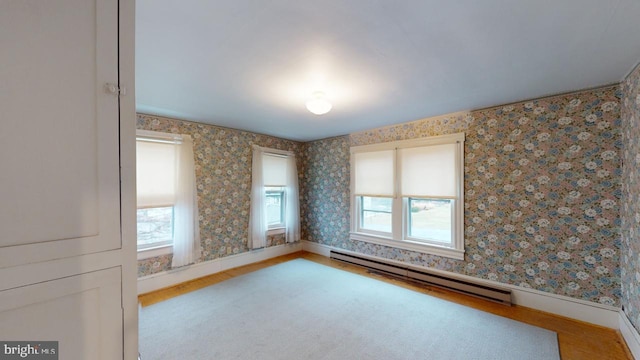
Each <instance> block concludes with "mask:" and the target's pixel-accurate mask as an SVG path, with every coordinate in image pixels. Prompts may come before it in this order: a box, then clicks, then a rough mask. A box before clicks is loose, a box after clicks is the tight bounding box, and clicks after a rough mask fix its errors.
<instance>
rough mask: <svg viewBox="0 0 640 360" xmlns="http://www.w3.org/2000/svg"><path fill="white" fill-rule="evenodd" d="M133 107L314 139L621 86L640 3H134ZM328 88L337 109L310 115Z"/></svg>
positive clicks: (638, 37) (635, 40) (634, 54)
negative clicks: (317, 94) (312, 101)
mask: <svg viewBox="0 0 640 360" xmlns="http://www.w3.org/2000/svg"><path fill="white" fill-rule="evenodd" d="M136 2H137V6H136V11H137V15H136V103H137V110H138V111H139V112H144V113H148V114H156V115H163V116H170V117H177V118H181V119H186V120H193V121H199V122H205V123H211V124H215V125H220V126H226V127H231V128H236V129H242V130H249V131H252V132H257V133H263V134H269V135H275V136H278V137H282V138H286V139H292V140H300V141H307V140H314V139H320V138H326V137H330V136H336V135H343V134H348V133H350V132H354V131H359V130H366V129H371V128H375V127H379V126H383V125H390V124H396V123H402V122H407V121H413V120H418V119H422V118H426V117H431V116H436V115H442V114H447V113H451V112H456V111H463V110H472V109H479V108H484V107H488V106H493V105H500V104H506V103H510V102H514V101H519V100H525V99H531V98H536V97H541V96H545V95H550V94H557V93H561V92H567V91H572V90H577V89H584V88H588V87H595V86H600V85H607V84H611V83H617V82H619V81H620V80H622V79H623V78H624V76H625V75H627V73H628V72H629V71H630V70H631V69H632V68H633V66H634V65H635V64H636V63H637V62H638V61H640V20H639V19H640V1H638V0H518V1H514V0H483V1H478V0H451V1H442V0H439V1H435V0H401V1H400V0H395V1H391V0H348V1H347V0H325V1H307V0H253V1H251V0H215V1H211V0H180V1H176V0H137V1H136ZM318 90H320V91H324V92H325V93H326V94H327V98H328V99H329V100H330V101H331V102H332V103H333V110H332V111H331V112H330V113H328V114H326V115H322V116H317V115H313V114H311V113H309V112H308V111H307V110H306V108H305V105H304V103H305V101H306V100H307V98H309V97H310V96H311V94H312V93H313V92H314V91H318Z"/></svg>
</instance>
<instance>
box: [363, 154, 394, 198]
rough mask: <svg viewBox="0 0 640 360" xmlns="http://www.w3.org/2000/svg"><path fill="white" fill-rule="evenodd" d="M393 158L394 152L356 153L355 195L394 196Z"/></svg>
mask: <svg viewBox="0 0 640 360" xmlns="http://www.w3.org/2000/svg"><path fill="white" fill-rule="evenodd" d="M393 158H394V150H384V151H371V152H357V153H355V154H354V160H355V161H354V165H355V187H354V189H355V194H356V195H367V196H393V195H394V183H393V179H394V159H393Z"/></svg>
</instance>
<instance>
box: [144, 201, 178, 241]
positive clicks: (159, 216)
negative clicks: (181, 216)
mask: <svg viewBox="0 0 640 360" xmlns="http://www.w3.org/2000/svg"><path fill="white" fill-rule="evenodd" d="M137 214H138V249H146V248H150V247H155V246H161V245H169V244H171V243H172V241H173V206H170V207H159V208H146V209H138V212H137Z"/></svg>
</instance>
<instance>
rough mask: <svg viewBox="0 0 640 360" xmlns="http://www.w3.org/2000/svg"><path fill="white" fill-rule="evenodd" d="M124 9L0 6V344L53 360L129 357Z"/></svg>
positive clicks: (107, 1) (93, 4) (63, 1)
mask: <svg viewBox="0 0 640 360" xmlns="http://www.w3.org/2000/svg"><path fill="white" fill-rule="evenodd" d="M130 3H131V1H129V0H127V1H120V4H119V2H118V0H47V1H42V0H0V49H1V50H0V229H1V230H0V341H9V340H13V341H58V343H59V344H58V346H59V352H60V354H64V355H61V357H60V358H61V359H62V358H64V359H89V358H91V359H122V358H123V357H125V354H127V355H126V357H127V358H131V356H132V355H131V354H130V353H131V352H132V351H131V349H128V350H125V348H130V347H131V346H130V345H128V344H127V343H128V342H130V341H129V340H127V338H128V337H129V334H127V332H126V331H125V328H133V329H135V312H133V313H132V311H133V310H131V309H130V308H131V307H132V306H131V304H132V303H135V294H130V293H131V291H130V288H131V283H132V282H135V275H133V278H131V277H132V276H131V274H132V271H131V268H132V267H134V266H135V263H134V261H135V260H134V259H135V252H134V251H135V250H134V249H135V244H133V245H132V244H129V243H130V238H131V223H132V221H131V219H130V217H131V216H132V211H131V210H129V207H130V206H131V204H132V201H135V200H130V199H129V197H131V196H133V194H134V193H133V191H132V190H131V188H132V181H131V180H130V178H131V176H132V175H131V172H130V168H131V163H132V162H133V161H134V160H131V157H133V156H135V155H134V154H133V153H132V152H131V151H130V150H131V148H132V145H131V144H132V143H133V140H132V139H133V127H134V125H133V122H134V114H133V110H132V107H131V106H130V104H131V103H132V100H127V101H126V102H123V101H122V98H121V97H119V96H118V94H117V93H116V94H113V93H110V92H109V91H108V86H105V85H106V84H114V85H115V87H116V88H117V87H118V86H126V84H125V83H126V82H127V81H128V80H131V85H130V86H131V90H133V84H132V82H133V81H132V78H133V76H132V75H133V72H132V71H130V70H129V67H131V66H130V61H129V60H130V58H129V57H128V55H127V52H129V51H130V48H132V46H131V45H132V43H133V41H132V40H126V39H127V38H126V37H125V36H126V34H123V33H121V34H120V36H119V32H118V31H119V25H118V20H119V16H120V17H121V16H122V14H123V10H126V11H129V12H130V14H128V15H127V16H125V17H124V19H122V18H121V20H125V21H124V22H123V24H124V25H125V26H123V24H121V26H120V31H121V32H122V31H123V30H128V32H129V35H128V36H130V37H131V38H132V37H133V36H134V33H133V26H132V20H131V19H130V18H132V17H133V10H132V6H131V4H130ZM119 5H120V8H119ZM123 39H125V41H124V42H123ZM123 45H125V47H124V48H123ZM119 49H120V50H121V51H122V50H123V49H124V50H125V52H124V55H125V57H124V58H125V59H126V60H127V61H126V63H123V61H122V59H123V57H122V56H121V57H120V58H119V53H118V51H119ZM119 67H122V68H123V69H124V70H125V71H124V72H123V71H122V69H121V70H120V71H119ZM123 75H125V76H123ZM130 96H131V97H132V95H130ZM122 128H124V129H127V130H129V131H131V132H132V135H131V138H129V137H127V136H125V137H122V136H121V134H122V133H123V132H122ZM123 150H124V151H123ZM121 165H122V166H123V167H122V172H121ZM121 180H122V181H123V184H124V185H123V186H121ZM121 194H122V195H121ZM134 241H135V240H134ZM132 254H133V256H132ZM123 289H124V291H123ZM134 293H135V292H134ZM123 309H124V310H123ZM132 314H133V315H132ZM132 319H133V320H132ZM132 321H133V323H134V324H133V325H131V324H130V323H131V322H132ZM130 335H131V336H134V337H135V336H136V334H130ZM123 339H125V340H123ZM133 342H135V340H134V341H133ZM0 346H1V344H0Z"/></svg>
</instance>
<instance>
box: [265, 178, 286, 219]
mask: <svg viewBox="0 0 640 360" xmlns="http://www.w3.org/2000/svg"><path fill="white" fill-rule="evenodd" d="M266 197H267V198H266V209H267V225H268V226H269V227H281V226H284V188H281V187H267V188H266Z"/></svg>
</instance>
